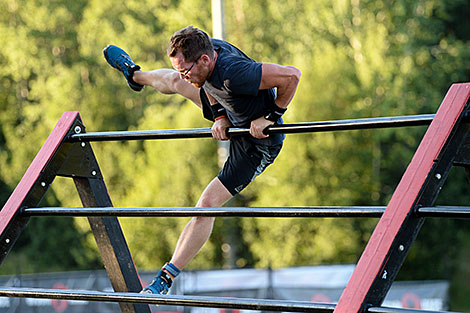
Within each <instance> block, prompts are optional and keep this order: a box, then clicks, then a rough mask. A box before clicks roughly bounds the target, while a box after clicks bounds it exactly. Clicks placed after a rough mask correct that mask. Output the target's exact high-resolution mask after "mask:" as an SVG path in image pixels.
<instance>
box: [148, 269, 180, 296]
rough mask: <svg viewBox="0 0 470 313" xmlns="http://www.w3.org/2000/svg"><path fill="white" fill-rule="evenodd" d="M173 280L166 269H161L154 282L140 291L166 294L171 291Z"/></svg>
mask: <svg viewBox="0 0 470 313" xmlns="http://www.w3.org/2000/svg"><path fill="white" fill-rule="evenodd" d="M172 283H173V280H172V279H171V277H170V275H168V273H166V272H165V271H163V270H161V271H160V272H158V274H157V276H156V277H155V278H154V279H153V281H152V283H151V284H150V285H148V286H147V287H145V288H144V289H143V290H142V291H141V292H140V293H150V294H151V293H153V294H157V295H158V294H160V295H166V294H167V293H168V291H170V287H171V284H172Z"/></svg>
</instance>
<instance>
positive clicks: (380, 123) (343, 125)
mask: <svg viewBox="0 0 470 313" xmlns="http://www.w3.org/2000/svg"><path fill="white" fill-rule="evenodd" d="M434 116H435V114H421V115H407V116H392V117H372V118H361V119H348V120H334V121H319V122H305V123H292V124H283V125H273V126H270V127H268V129H267V130H266V131H265V132H266V133H267V134H277V133H284V134H293V133H313V132H324V131H338V130H357V129H374V128H390V127H405V126H421V125H429V124H430V123H431V121H432V119H433V118H434ZM227 133H228V135H229V136H239V135H248V134H249V129H247V128H230V129H229V130H228V132H227ZM209 137H212V133H211V130H210V128H192V129H167V130H140V131H108V132H90V133H83V134H73V135H71V136H70V137H69V138H68V139H67V140H68V141H72V142H73V141H125V140H149V139H181V138H209Z"/></svg>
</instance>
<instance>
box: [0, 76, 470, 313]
mask: <svg viewBox="0 0 470 313" xmlns="http://www.w3.org/2000/svg"><path fill="white" fill-rule="evenodd" d="M469 95H470V83H461V84H453V85H452V86H451V87H450V89H449V91H448V92H447V94H446V96H445V98H444V100H443V102H442V104H441V105H440V107H439V109H438V111H437V113H436V114H426V115H414V116H401V117H380V118H364V119H354V120H341V121H325V122H309V123H295V124H285V125H280V126H271V127H270V128H268V130H267V133H305V132H324V131H339V130H353V129H372V128H387V127H404V126H418V125H429V127H428V129H427V131H426V133H425V135H424V137H423V139H422V141H421V143H420V145H419V147H418V149H417V151H416V153H415V155H414V157H413V159H412V160H411V162H410V164H409V166H408V168H407V169H406V171H405V173H404V175H403V176H402V178H401V181H400V183H399V184H398V186H397V188H396V190H395V191H394V193H393V195H392V198H391V200H390V202H389V204H388V205H387V206H386V207H377V206H375V207H373V206H370V207H355V206H343V207H312V206H309V207H263V208H239V207H237V208H235V207H229V208H227V207H225V208H162V207H153V208H114V207H113V205H112V202H111V198H110V196H109V194H108V191H107V189H106V185H105V182H104V179H103V175H102V173H101V170H100V168H99V165H98V162H97V160H96V158H95V155H94V153H93V150H92V147H91V144H90V142H92V141H117V140H119V141H123V140H149V139H169V138H206V137H211V132H210V129H207V128H203V129H186V130H154V131H132V132H96V133H87V132H85V127H84V125H83V123H82V120H81V118H80V114H79V112H76V111H74V112H65V113H64V114H63V115H62V117H61V118H60V120H59V122H58V123H57V125H56V126H55V128H54V129H53V131H52V132H51V134H50V135H49V137H48V138H47V140H46V142H45V143H44V145H43V146H42V148H41V149H40V151H39V153H38V154H37V155H36V157H35V159H34V160H33V162H32V163H31V165H30V167H29V168H28V170H27V171H26V173H25V175H24V176H23V178H22V179H21V181H20V183H19V184H18V186H17V187H16V189H15V190H14V191H13V193H12V195H11V196H10V198H9V199H8V201H7V202H6V204H5V205H4V207H3V208H2V210H1V211H0V256H1V257H0V263H1V262H2V261H3V260H4V259H5V257H6V256H7V255H8V253H9V251H10V250H11V248H12V247H13V245H14V243H15V242H16V240H17V239H18V237H19V236H20V234H21V232H22V231H23V230H24V228H25V227H26V225H27V223H28V221H29V219H30V218H31V217H32V216H46V215H55V216H87V217H88V221H89V223H90V226H91V230H92V232H93V234H94V236H95V239H96V242H97V245H98V247H99V250H100V254H101V257H102V259H103V263H104V265H105V268H106V271H107V273H108V276H109V278H110V281H111V284H112V287H113V289H114V291H115V292H112V293H107V292H98V291H73V290H50V289H31V288H29V289H25V288H0V296H5V297H29V298H49V299H68V300H89V301H107V302H118V303H119V305H120V308H121V311H122V312H126V313H127V312H129V313H131V312H132V313H149V312H150V309H149V306H148V304H166V305H183V306H185V305H187V306H201V307H218V308H232V309H249V310H267V311H284V312H334V313H346V312H348V313H349V312H351V313H358V312H376V313H379V312H383V313H385V312H389V313H390V312H403V311H404V310H398V311H397V309H393V308H386V307H381V304H382V303H383V301H384V299H385V296H386V294H387V292H388V291H389V289H390V287H391V285H392V283H393V281H394V280H395V278H396V276H397V274H398V271H399V269H400V267H401V266H402V264H403V262H404V260H405V258H406V255H407V253H408V251H409V250H410V248H411V246H412V244H413V242H414V241H415V239H416V237H417V235H418V233H419V231H420V229H421V226H422V225H423V222H424V220H425V218H429V217H441V218H468V217H469V216H470V207H450V206H441V207H437V206H434V202H435V200H436V198H437V196H438V194H439V191H440V190H441V188H442V186H443V185H444V183H445V181H446V179H447V176H448V174H449V172H450V169H451V168H452V166H463V167H465V168H466V170H467V173H469V172H470V171H469V169H470V132H469V130H470V123H469V114H470V113H469V112H470V111H469V108H468V105H467V101H468V98H469ZM228 133H229V135H230V136H237V135H246V134H248V130H247V129H240V128H232V129H230V130H229V131H228ZM57 176H63V177H69V178H72V179H73V181H74V183H75V186H76V188H77V191H78V194H79V196H80V199H81V202H82V204H83V208H39V207H38V206H39V203H40V201H41V199H42V198H43V197H44V195H45V193H46V192H47V190H48V188H49V186H50V185H51V184H52V182H53V180H54V179H55V177H57ZM118 216H258V217H380V220H379V222H378V224H377V226H376V228H375V230H374V232H373V233H372V236H371V238H370V240H369V242H368V244H367V246H366V248H365V250H364V252H363V254H362V256H361V257H360V259H359V262H358V263H357V266H356V268H355V270H354V272H353V274H352V276H351V279H350V280H349V282H348V284H347V286H346V288H345V289H344V291H343V293H342V295H341V297H340V299H339V301H338V303H337V304H324V303H313V302H302V301H280V300H262V299H236V298H235V299H227V298H221V297H196V296H171V295H166V296H161V295H144V294H139V293H138V292H139V291H140V290H141V289H142V285H141V283H140V280H139V277H138V273H137V270H136V267H135V265H134V262H133V260H132V256H131V254H130V252H129V248H128V246H127V243H126V240H125V237H124V234H123V232H122V230H121V227H120V224H119V221H118V219H117V217H118ZM405 311H406V312H414V311H416V312H420V311H419V310H405Z"/></svg>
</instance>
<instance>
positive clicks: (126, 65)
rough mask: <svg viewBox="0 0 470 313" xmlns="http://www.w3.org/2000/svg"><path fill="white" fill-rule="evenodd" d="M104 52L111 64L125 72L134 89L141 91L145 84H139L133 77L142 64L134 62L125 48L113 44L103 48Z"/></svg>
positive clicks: (130, 85)
mask: <svg viewBox="0 0 470 313" xmlns="http://www.w3.org/2000/svg"><path fill="white" fill-rule="evenodd" d="M103 54H104V57H105V58H106V61H108V63H109V65H111V66H112V67H114V68H115V69H118V70H119V71H121V72H122V73H123V74H124V77H125V78H126V80H127V83H128V84H129V87H131V89H132V90H135V91H141V90H142V89H143V88H144V86H143V85H141V84H137V83H136V82H135V81H134V80H133V79H132V76H133V75H134V72H135V71H138V70H140V66H138V65H136V64H134V62H132V60H131V57H130V56H129V55H128V54H127V53H126V52H125V51H124V50H122V49H121V48H119V47H116V46H113V45H108V46H107V47H106V48H104V49H103Z"/></svg>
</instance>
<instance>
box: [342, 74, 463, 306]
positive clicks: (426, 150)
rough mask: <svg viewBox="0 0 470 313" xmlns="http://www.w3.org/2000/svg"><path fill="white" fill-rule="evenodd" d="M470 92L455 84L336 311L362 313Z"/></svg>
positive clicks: (386, 210)
mask: <svg viewBox="0 0 470 313" xmlns="http://www.w3.org/2000/svg"><path fill="white" fill-rule="evenodd" d="M469 94H470V83H465V84H454V85H452V86H451V88H450V89H449V91H448V92H447V95H446V96H445V98H444V100H443V102H442V104H441V106H440V107H439V110H438V112H437V113H436V116H435V117H434V119H433V121H432V123H431V125H430V126H429V128H428V130H427V132H426V134H425V135H424V138H423V140H422V141H421V143H420V145H419V147H418V149H417V151H416V153H415V155H414V157H413V159H412V160H411V163H410V164H409V166H408V168H407V169H406V171H405V174H404V175H403V177H402V179H401V181H400V183H399V185H398V187H397V188H396V190H395V192H394V193H393V196H392V198H391V200H390V202H389V204H388V206H387V208H386V209H385V212H384V214H383V215H382V218H381V219H380V220H379V222H378V224H377V226H376V228H375V230H374V232H373V234H372V236H371V238H370V240H369V242H368V244H367V246H366V248H365V250H364V252H363V254H362V256H361V258H360V259H359V262H358V263H357V266H356V269H355V270H354V272H353V274H352V276H351V278H350V280H349V282H348V284H347V286H346V288H345V290H344V291H343V294H342V295H341V297H340V299H339V301H338V305H337V306H336V308H335V310H334V312H335V313H350V312H351V313H357V312H362V311H363V310H364V308H365V306H366V304H367V303H365V301H366V300H367V299H366V298H367V295H368V293H369V292H370V291H371V288H372V284H373V282H374V281H375V280H376V279H377V278H378V277H381V276H383V275H384V274H386V273H384V267H385V264H386V263H387V261H388V260H387V256H388V255H389V252H390V251H391V249H392V243H393V242H394V239H395V238H396V237H397V235H398V232H399V231H400V229H401V227H402V225H403V224H404V222H405V219H406V218H407V216H408V215H409V214H410V213H412V212H413V210H414V205H415V203H417V201H418V200H419V196H420V191H421V189H422V187H423V184H424V183H425V181H426V178H427V176H428V174H429V172H430V171H431V168H432V166H433V164H434V162H435V160H436V159H437V158H438V156H439V153H440V152H441V150H442V148H443V146H444V144H445V143H446V141H447V140H448V138H449V135H450V134H451V131H452V130H453V128H454V127H455V125H456V122H457V120H458V118H459V117H460V115H461V113H462V111H463V109H464V106H465V104H466V102H467V100H468V97H469Z"/></svg>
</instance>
